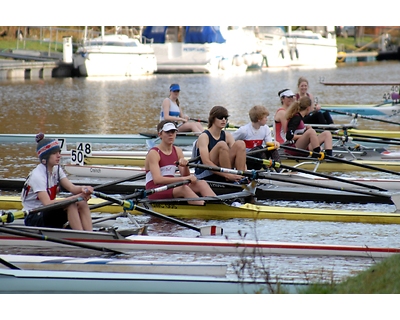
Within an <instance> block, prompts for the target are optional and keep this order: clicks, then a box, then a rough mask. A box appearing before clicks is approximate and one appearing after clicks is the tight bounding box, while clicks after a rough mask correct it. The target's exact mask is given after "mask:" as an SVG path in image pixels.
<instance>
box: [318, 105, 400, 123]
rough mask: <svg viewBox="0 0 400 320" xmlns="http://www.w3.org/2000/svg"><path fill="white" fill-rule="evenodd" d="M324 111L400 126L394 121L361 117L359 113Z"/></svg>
mask: <svg viewBox="0 0 400 320" xmlns="http://www.w3.org/2000/svg"><path fill="white" fill-rule="evenodd" d="M324 110H326V111H329V112H334V113H338V114H344V115H346V116H350V117H353V119H357V118H361V119H367V120H373V121H379V122H385V123H391V124H397V125H400V122H393V121H389V120H384V119H378V118H372V117H367V116H363V115H360V114H358V113H350V112H344V111H337V110H329V109H324Z"/></svg>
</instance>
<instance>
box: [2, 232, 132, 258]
mask: <svg viewBox="0 0 400 320" xmlns="http://www.w3.org/2000/svg"><path fill="white" fill-rule="evenodd" d="M0 232H4V233H8V234H13V235H16V236H20V237H28V238H34V239H39V240H44V241H50V242H55V243H60V244H65V245H69V246H74V247H80V248H84V249H91V250H97V251H102V252H111V253H114V254H125V253H124V252H121V251H117V250H113V249H109V248H104V247H97V246H92V245H89V244H85V243H80V242H74V241H70V240H67V239H58V238H53V237H48V236H45V235H43V234H38V233H33V232H27V231H22V230H16V229H13V228H7V227H2V226H0Z"/></svg>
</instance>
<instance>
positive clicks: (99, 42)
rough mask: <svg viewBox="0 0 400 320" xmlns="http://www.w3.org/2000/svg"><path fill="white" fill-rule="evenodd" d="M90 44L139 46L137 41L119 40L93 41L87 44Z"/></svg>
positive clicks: (87, 45)
mask: <svg viewBox="0 0 400 320" xmlns="http://www.w3.org/2000/svg"><path fill="white" fill-rule="evenodd" d="M85 46H86V47H89V46H114V47H137V46H138V45H137V43H136V42H133V41H132V42H118V41H91V42H88V43H86V44H85Z"/></svg>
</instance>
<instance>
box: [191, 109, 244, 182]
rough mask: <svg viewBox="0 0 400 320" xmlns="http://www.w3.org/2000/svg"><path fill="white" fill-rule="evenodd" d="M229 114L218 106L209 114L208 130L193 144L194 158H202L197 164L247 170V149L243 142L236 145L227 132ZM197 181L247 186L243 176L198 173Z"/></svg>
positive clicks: (213, 172) (200, 170)
mask: <svg viewBox="0 0 400 320" xmlns="http://www.w3.org/2000/svg"><path fill="white" fill-rule="evenodd" d="M228 117H229V115H228V110H227V109H226V108H224V107H222V106H215V107H213V108H212V109H211V110H210V113H209V117H208V129H207V130H204V132H203V133H202V134H201V135H200V136H199V138H198V139H197V140H196V141H195V142H194V143H193V154H192V155H193V157H197V156H200V160H199V161H198V163H200V164H204V165H206V166H214V167H215V166H218V167H222V168H236V170H246V145H245V143H244V141H243V140H238V141H235V139H234V138H233V136H232V134H231V133H229V132H226V131H225V130H224V128H225V126H226V123H227V121H228ZM195 175H196V177H197V178H198V179H206V180H209V181H217V182H227V181H235V182H244V179H243V177H242V176H240V175H236V174H231V173H223V172H217V171H210V170H204V169H201V168H196V169H195Z"/></svg>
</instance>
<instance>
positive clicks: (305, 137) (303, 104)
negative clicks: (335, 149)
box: [285, 97, 332, 156]
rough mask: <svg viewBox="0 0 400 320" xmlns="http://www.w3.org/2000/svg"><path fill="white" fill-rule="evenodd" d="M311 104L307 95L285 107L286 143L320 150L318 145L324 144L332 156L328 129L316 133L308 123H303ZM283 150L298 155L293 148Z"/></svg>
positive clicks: (316, 150)
mask: <svg viewBox="0 0 400 320" xmlns="http://www.w3.org/2000/svg"><path fill="white" fill-rule="evenodd" d="M311 105H312V102H311V99H310V98H309V97H302V98H301V99H300V100H299V101H295V102H293V103H292V104H291V105H290V107H289V108H288V109H287V111H286V119H287V120H288V125H287V131H286V141H287V145H289V146H293V147H295V148H299V149H305V150H312V151H314V152H320V151H321V147H320V146H321V145H322V144H324V147H325V152H326V154H327V155H329V156H332V135H331V133H330V131H324V132H322V133H320V134H317V132H316V131H315V130H314V129H313V128H312V127H311V126H310V125H305V124H304V117H305V116H307V115H308V114H309V113H310V110H311ZM285 151H286V152H287V153H290V154H293V155H299V153H298V152H296V151H293V150H285Z"/></svg>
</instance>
